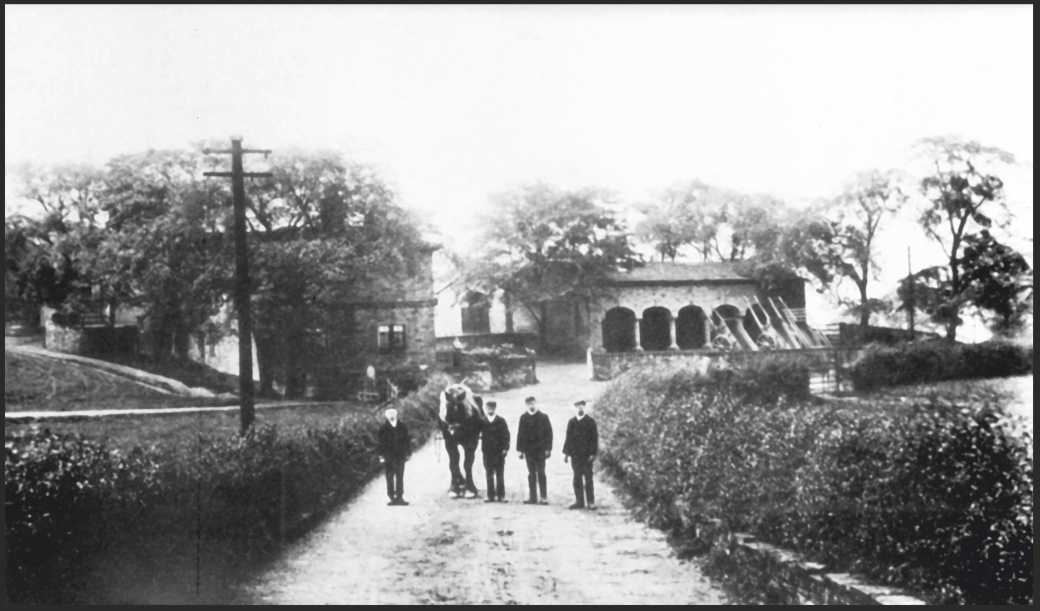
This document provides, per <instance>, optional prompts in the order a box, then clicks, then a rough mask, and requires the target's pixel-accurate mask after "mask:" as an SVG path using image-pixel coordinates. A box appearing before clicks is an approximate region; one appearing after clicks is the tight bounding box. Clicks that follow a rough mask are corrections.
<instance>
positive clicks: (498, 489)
mask: <svg viewBox="0 0 1040 611" xmlns="http://www.w3.org/2000/svg"><path fill="white" fill-rule="evenodd" d="M497 408H498V404H497V403H496V402H494V401H488V402H487V403H485V404H484V412H485V413H486V414H487V419H486V420H485V421H484V424H483V427H482V428H481V431H480V438H481V443H480V448H481V450H482V451H483V453H484V473H485V475H487V499H485V500H484V502H485V503H494V502H496V501H498V502H499V503H506V502H508V501H506V485H505V481H504V479H503V475H504V472H505V467H506V454H508V453H509V425H508V424H506V421H505V419H504V418H500V417H498V416H497V415H495V410H496V409H497ZM496 479H497V481H496Z"/></svg>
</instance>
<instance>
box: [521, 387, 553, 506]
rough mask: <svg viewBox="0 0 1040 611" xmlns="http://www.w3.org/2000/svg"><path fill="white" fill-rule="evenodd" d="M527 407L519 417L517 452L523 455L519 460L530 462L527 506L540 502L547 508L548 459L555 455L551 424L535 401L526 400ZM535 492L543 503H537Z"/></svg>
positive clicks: (531, 398)
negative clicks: (546, 460)
mask: <svg viewBox="0 0 1040 611" xmlns="http://www.w3.org/2000/svg"><path fill="white" fill-rule="evenodd" d="M524 403H525V404H527V411H526V412H524V413H523V414H520V425H519V426H518V427H517V429H516V450H517V451H518V452H519V453H520V460H526V461H527V489H528V492H529V494H528V497H527V500H526V501H524V504H526V505H534V504H535V503H539V502H540V503H541V504H542V505H548V504H549V500H548V498H547V497H548V494H547V487H546V481H545V459H547V458H549V454H550V453H551V451H552V440H553V438H552V436H553V433H552V423H551V422H549V416H548V415H546V414H544V413H542V412H540V411H538V405H537V404H536V402H535V399H534V397H528V398H526V399H524ZM536 483H537V490H536V489H535V484H536ZM536 492H540V493H541V501H539V500H538V496H537V495H536V494H535V493H536Z"/></svg>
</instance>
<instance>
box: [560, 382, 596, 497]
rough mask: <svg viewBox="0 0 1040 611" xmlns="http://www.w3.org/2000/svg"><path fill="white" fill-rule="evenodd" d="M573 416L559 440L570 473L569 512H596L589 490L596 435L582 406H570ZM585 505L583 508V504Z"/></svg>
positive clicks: (593, 492)
mask: <svg viewBox="0 0 1040 611" xmlns="http://www.w3.org/2000/svg"><path fill="white" fill-rule="evenodd" d="M574 407H575V409H576V410H577V412H578V413H577V415H576V416H575V417H573V418H571V419H570V421H569V422H568V423H567V436H566V438H565V439H564V440H563V462H567V461H568V459H570V463H571V468H572V469H573V470H574V499H575V501H574V504H573V505H571V506H570V507H569V509H581V508H583V507H586V506H587V507H588V508H589V509H595V508H596V494H595V491H594V490H593V486H592V461H593V460H594V459H595V458H596V452H598V451H599V431H597V430H596V421H595V420H593V419H592V416H590V415H589V414H588V412H587V411H586V410H585V402H584V401H578V402H577V403H575V404H574ZM586 503H587V504H586Z"/></svg>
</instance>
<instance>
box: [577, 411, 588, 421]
mask: <svg viewBox="0 0 1040 611" xmlns="http://www.w3.org/2000/svg"><path fill="white" fill-rule="evenodd" d="M588 415H589V413H588V412H585V413H583V414H578V415H577V416H575V418H577V419H578V420H581V419H582V418H584V417H585V416H588Z"/></svg>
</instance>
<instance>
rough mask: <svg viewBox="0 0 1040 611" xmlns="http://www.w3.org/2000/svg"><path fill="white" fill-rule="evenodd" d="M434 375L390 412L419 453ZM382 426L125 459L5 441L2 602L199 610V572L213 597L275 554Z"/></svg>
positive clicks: (362, 474) (361, 419) (338, 489)
mask: <svg viewBox="0 0 1040 611" xmlns="http://www.w3.org/2000/svg"><path fill="white" fill-rule="evenodd" d="M430 378H431V379H430V380H429V382H428V383H427V384H426V385H425V386H424V387H422V388H421V389H419V391H418V392H416V393H414V394H412V395H409V396H407V397H405V398H403V399H401V400H400V401H398V404H397V407H398V409H399V410H400V411H401V414H402V415H401V417H402V419H403V420H405V421H407V422H408V423H409V425H410V428H411V430H412V432H413V437H414V439H413V441H414V442H415V443H416V445H418V444H420V443H422V442H423V441H425V440H426V439H427V438H428V437H429V434H430V433H431V432H432V430H433V429H434V425H435V421H436V405H437V400H436V394H437V392H438V391H439V390H440V389H442V388H443V387H444V385H446V384H448V383H450V380H449V379H448V378H446V377H445V376H443V375H441V374H434V375H432V376H431V377H430ZM379 424H380V419H379V418H378V417H377V416H376V415H374V414H363V413H362V414H351V415H348V416H346V417H344V418H343V419H342V420H341V421H340V422H339V424H338V426H336V427H335V428H330V429H322V430H318V429H306V430H304V431H301V432H297V433H293V434H290V435H282V434H280V432H279V430H278V429H277V428H276V427H273V426H269V425H266V426H262V427H259V428H257V429H255V430H254V431H252V432H251V434H249V435H247V436H245V437H238V436H229V437H220V438H213V437H207V436H205V435H204V433H200V437H199V438H198V440H197V443H191V444H177V443H173V442H171V443H168V444H165V445H156V446H153V447H150V448H140V447H137V448H134V450H133V451H132V452H130V453H129V454H123V453H121V452H119V451H118V450H114V449H108V448H106V447H105V446H104V445H103V444H100V443H97V442H95V441H91V440H89V439H84V438H82V437H80V436H77V435H69V434H61V435H59V434H54V433H51V432H49V431H46V430H44V431H42V432H41V431H39V430H32V431H30V432H26V433H23V434H20V435H18V436H14V437H9V438H8V439H7V440H6V441H5V451H6V460H5V463H4V486H5V494H6V498H5V518H6V536H7V550H6V553H7V569H6V573H7V575H6V577H7V587H8V596H9V598H10V599H11V600H12V601H14V602H22V603H50V604H54V603H68V602H116V603H120V602H138V603H140V602H181V603H183V602H185V601H186V600H187V601H194V602H197V600H194V599H192V597H193V596H197V594H196V590H197V589H198V587H199V584H198V583H195V582H194V580H197V579H199V578H200V573H201V575H202V578H204V579H206V580H208V582H207V584H208V585H207V587H204V588H203V589H204V590H206V591H207V592H209V595H212V596H219V595H221V593H222V592H224V591H226V590H227V586H228V584H227V583H223V582H221V580H222V579H223V580H228V579H233V577H234V575H233V573H234V569H235V568H236V567H241V566H247V565H250V564H255V563H256V562H258V561H261V560H263V559H265V558H267V557H270V556H271V554H272V553H273V552H275V551H277V550H278V548H279V547H280V546H281V545H282V544H284V543H285V542H287V541H289V540H291V539H292V538H293V537H294V536H296V535H298V534H300V533H301V532H302V531H303V530H305V529H306V528H307V527H308V526H310V525H311V524H313V523H314V522H315V520H316V518H318V517H320V516H322V515H324V514H326V513H327V512H328V511H329V510H331V509H332V508H334V507H335V506H337V505H338V504H340V503H342V502H343V501H344V500H346V499H348V498H349V497H350V496H351V495H353V494H354V493H355V492H356V491H357V490H358V489H359V488H360V487H361V486H362V485H363V484H364V483H365V482H366V481H367V480H368V479H369V478H370V476H371V475H372V474H373V473H374V472H375V471H376V470H377V467H378V457H377V455H376V452H375V449H376V431H377V430H378V426H379ZM200 550H202V551H203V552H204V554H205V555H206V558H204V560H205V562H206V566H203V567H202V568H201V569H200V568H199V565H197V564H195V563H196V562H198V554H199V552H200ZM113 562H114V563H117V564H118V565H119V566H117V567H113V566H112V565H111V563H113ZM228 564H231V565H234V566H232V567H226V566H225V565H228ZM178 568H181V569H184V570H183V571H182V572H183V573H184V574H183V575H182V574H177V570H178ZM106 579H107V580H108V581H109V582H111V583H109V584H107V585H106V584H105V583H99V581H100V582H104V581H105V580H106ZM178 580H180V582H178ZM182 582H183V583H182ZM210 582H212V583H210ZM204 585H205V584H204ZM107 586H111V587H110V588H108V589H107V590H106V587H107ZM134 588H137V590H134ZM132 590H133V591H132ZM98 597H100V598H101V600H98V599H97V598H98ZM135 597H136V598H135ZM206 597H207V594H205V593H203V594H202V595H201V598H202V599H206ZM212 600H213V599H212V598H211V599H210V601H212ZM217 602H225V601H219V600H218V601H217Z"/></svg>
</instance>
